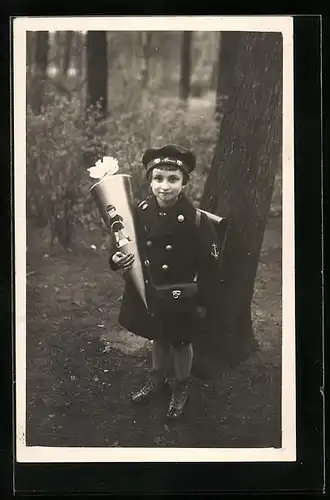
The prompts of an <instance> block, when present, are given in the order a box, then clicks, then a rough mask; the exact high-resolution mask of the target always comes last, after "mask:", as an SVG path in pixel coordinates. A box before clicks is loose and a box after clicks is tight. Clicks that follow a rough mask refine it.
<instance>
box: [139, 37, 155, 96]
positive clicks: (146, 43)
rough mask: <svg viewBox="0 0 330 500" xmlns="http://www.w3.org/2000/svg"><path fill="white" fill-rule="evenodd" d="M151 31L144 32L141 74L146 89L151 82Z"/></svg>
mask: <svg viewBox="0 0 330 500" xmlns="http://www.w3.org/2000/svg"><path fill="white" fill-rule="evenodd" d="M151 36H152V34H151V32H150V31H144V32H143V33H142V52H143V58H142V68H141V76H142V88H143V89H146V88H147V87H148V82H149V62H150V46H151Z"/></svg>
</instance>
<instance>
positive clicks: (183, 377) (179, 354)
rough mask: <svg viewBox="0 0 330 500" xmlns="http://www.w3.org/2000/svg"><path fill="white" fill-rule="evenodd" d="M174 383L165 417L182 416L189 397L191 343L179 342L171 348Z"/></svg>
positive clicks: (191, 357)
mask: <svg viewBox="0 0 330 500" xmlns="http://www.w3.org/2000/svg"><path fill="white" fill-rule="evenodd" d="M173 358H174V371H175V377H176V382H175V384H174V390H173V393H172V397H171V400H170V405H169V408H168V412H167V416H168V417H169V418H178V417H180V416H181V415H182V414H183V411H184V408H185V405H186V403H187V401H188V396H189V378H190V373H191V367H192V361H193V348H192V345H191V343H186V342H181V343H179V344H176V345H174V346H173Z"/></svg>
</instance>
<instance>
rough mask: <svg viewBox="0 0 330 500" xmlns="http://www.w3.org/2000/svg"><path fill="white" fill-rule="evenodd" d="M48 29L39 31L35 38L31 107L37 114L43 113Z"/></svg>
mask: <svg viewBox="0 0 330 500" xmlns="http://www.w3.org/2000/svg"><path fill="white" fill-rule="evenodd" d="M48 48H49V34H48V31H37V33H36V39H35V69H36V72H35V75H34V78H33V93H32V95H31V107H32V110H33V112H34V113H35V114H39V113H41V107H42V104H43V98H44V90H45V83H46V79H47V66H48Z"/></svg>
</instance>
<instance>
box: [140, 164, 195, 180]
mask: <svg viewBox="0 0 330 500" xmlns="http://www.w3.org/2000/svg"><path fill="white" fill-rule="evenodd" d="M154 168H158V170H168V171H170V172H174V171H175V170H181V172H182V174H183V182H182V183H183V185H185V184H187V182H188V180H189V175H188V174H187V172H186V171H185V170H183V169H182V168H180V167H178V166H177V165H166V163H165V164H164V163H163V164H161V165H155V166H154V167H153V168H151V169H150V170H148V172H147V179H148V181H149V182H150V181H151V177H152V171H153V169H154Z"/></svg>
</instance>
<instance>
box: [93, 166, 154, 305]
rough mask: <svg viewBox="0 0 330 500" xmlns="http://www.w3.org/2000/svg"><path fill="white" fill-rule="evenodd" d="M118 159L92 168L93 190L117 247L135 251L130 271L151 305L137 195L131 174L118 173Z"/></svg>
mask: <svg viewBox="0 0 330 500" xmlns="http://www.w3.org/2000/svg"><path fill="white" fill-rule="evenodd" d="M118 170H119V165H118V161H117V160H116V158H113V157H111V156H105V157H104V158H103V159H102V160H98V161H97V162H96V163H95V165H94V166H93V167H91V168H88V171H89V175H90V177H91V178H93V179H94V180H95V184H93V186H92V187H91V189H90V192H91V194H92V196H93V198H94V200H95V202H96V205H97V207H98V209H99V212H100V215H101V217H102V219H103V221H104V223H105V225H106V227H107V228H108V231H109V233H110V234H111V236H113V237H114V241H115V245H116V248H117V249H118V250H119V251H120V252H123V253H125V254H127V253H132V254H134V262H133V264H132V267H131V268H130V269H129V270H128V271H127V272H128V273H129V274H130V275H131V278H132V281H133V283H134V285H135V286H136V289H137V291H138V293H139V295H140V297H141V299H142V301H143V302H144V304H145V306H146V308H147V301H146V292H145V282H144V277H143V271H142V264H141V259H140V255H139V250H138V245H137V237H136V229H135V223H134V206H135V205H134V198H133V191H132V185H131V176H130V175H128V174H120V173H117V172H118Z"/></svg>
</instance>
